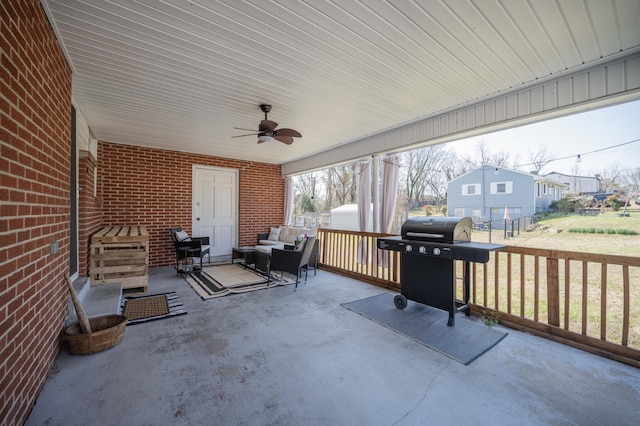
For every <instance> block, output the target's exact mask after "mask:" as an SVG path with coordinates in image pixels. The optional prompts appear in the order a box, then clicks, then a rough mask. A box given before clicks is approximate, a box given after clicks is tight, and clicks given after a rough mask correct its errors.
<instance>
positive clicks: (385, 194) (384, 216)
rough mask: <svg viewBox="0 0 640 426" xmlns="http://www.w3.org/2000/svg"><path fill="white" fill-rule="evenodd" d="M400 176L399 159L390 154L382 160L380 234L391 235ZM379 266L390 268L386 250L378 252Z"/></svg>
mask: <svg viewBox="0 0 640 426" xmlns="http://www.w3.org/2000/svg"><path fill="white" fill-rule="evenodd" d="M399 175H400V157H399V156H398V155H395V154H390V155H387V156H385V157H384V159H383V160H382V191H381V194H380V232H382V233H392V232H394V231H395V230H394V229H393V222H394V221H393V219H394V215H395V210H396V201H397V199H398V177H399ZM378 254H379V256H378V261H379V265H380V266H382V267H383V268H388V267H390V266H391V262H390V259H391V257H390V255H389V251H388V250H378Z"/></svg>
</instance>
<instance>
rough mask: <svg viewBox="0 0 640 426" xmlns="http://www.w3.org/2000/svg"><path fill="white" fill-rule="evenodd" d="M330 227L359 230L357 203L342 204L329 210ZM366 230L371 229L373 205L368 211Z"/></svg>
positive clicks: (370, 230)
mask: <svg viewBox="0 0 640 426" xmlns="http://www.w3.org/2000/svg"><path fill="white" fill-rule="evenodd" d="M331 229H342V230H346V231H359V230H360V227H359V225H358V205H357V204H343V205H341V206H340V207H336V208H335V209H332V210H331ZM367 231H369V232H372V231H373V207H372V208H371V210H370V211H369V226H368V227H367Z"/></svg>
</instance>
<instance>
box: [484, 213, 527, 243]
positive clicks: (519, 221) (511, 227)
mask: <svg viewBox="0 0 640 426" xmlns="http://www.w3.org/2000/svg"><path fill="white" fill-rule="evenodd" d="M537 223H538V220H537V218H536V217H535V216H522V217H519V218H516V219H506V220H493V221H486V222H474V224H473V227H474V229H476V230H478V231H486V232H487V237H486V239H488V241H489V242H491V241H492V240H493V239H495V237H497V238H502V239H508V238H511V237H515V236H518V235H520V233H522V232H526V231H531V230H533V229H534V228H535V227H536V226H537Z"/></svg>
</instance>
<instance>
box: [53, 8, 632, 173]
mask: <svg viewBox="0 0 640 426" xmlns="http://www.w3.org/2000/svg"><path fill="white" fill-rule="evenodd" d="M41 2H42V4H43V7H44V9H45V11H46V12H47V15H48V16H49V18H50V20H51V23H52V26H53V28H54V30H55V31H56V33H57V36H58V38H59V41H60V44H61V45H62V46H63V49H64V51H65V54H66V55H67V58H68V60H69V62H70V65H71V68H72V70H73V96H74V99H75V100H76V101H77V104H78V107H79V109H80V111H81V112H82V114H83V116H84V117H85V118H86V120H87V123H88V125H89V126H90V128H91V132H92V134H93V135H95V137H96V138H97V139H100V140H106V141H111V142H116V143H123V144H131V145H140V146H148V147H155V148H161V149H171V150H180V151H187V152H194V153H202V154H207V155H214V156H221V157H230V158H239V159H244V160H248V161H263V162H268V163H278V164H285V167H284V169H287V170H301V168H303V167H305V168H306V167H307V166H308V165H311V164H321V163H325V162H326V161H328V160H329V159H331V161H332V162H333V160H335V159H336V157H340V156H343V157H344V158H342V160H345V159H347V156H349V155H351V152H352V151H354V150H359V151H362V149H363V146H367V147H368V146H369V145H370V142H371V141H375V140H377V139H380V138H383V139H384V138H386V139H387V142H385V143H382V144H379V143H378V142H375V143H373V146H375V147H376V149H378V145H379V147H380V148H393V146H395V147H396V148H397V147H400V146H405V145H408V144H409V142H408V141H411V143H415V141H416V140H417V141H418V142H420V140H419V139H420V138H421V137H420V134H421V133H420V132H425V135H426V136H427V139H429V131H430V130H429V128H430V127H429V126H430V125H429V124H428V123H429V122H430V121H429V120H431V122H433V120H435V119H436V117H439V116H440V117H444V116H447V118H446V120H447V122H448V123H449V124H447V126H445V127H446V131H445V132H444V133H451V123H450V120H451V117H452V116H451V114H452V112H453V111H455V110H459V111H460V112H459V113H458V112H456V117H457V120H460V118H464V121H465V124H464V126H463V128H464V129H465V130H466V131H468V130H469V129H470V128H471V127H470V126H469V119H471V121H472V123H473V126H472V127H476V128H484V126H488V125H489V124H491V123H490V122H489V121H490V120H487V121H486V122H483V121H482V120H480V121H478V120H477V112H476V111H475V109H476V108H477V106H478V105H484V108H487V107H488V105H489V103H490V102H497V103H498V104H499V103H500V102H504V103H505V106H506V108H507V109H506V111H505V114H506V116H507V117H511V116H513V115H514V114H515V116H517V117H519V118H522V117H525V116H526V115H528V114H534V115H535V114H544V113H548V112H549V111H551V110H552V108H550V107H548V105H549V103H548V102H547V98H546V97H547V90H549V89H548V87H550V86H549V84H551V81H555V82H556V83H557V84H559V86H558V87H559V88H560V89H562V88H563V87H565V86H566V87H571V90H573V92H572V93H571V94H570V95H567V96H568V99H569V102H570V103H576V104H579V103H584V102H587V103H588V102H594V101H595V100H596V99H606V98H607V97H611V96H618V95H621V94H622V92H619V91H616V90H610V89H609V88H608V87H607V88H606V89H605V90H601V88H600V86H599V84H600V82H603V81H604V82H607V84H614V85H621V86H622V87H623V89H622V90H623V91H627V94H628V93H634V90H635V89H637V88H638V85H637V81H638V68H637V58H636V56H634V55H636V54H637V51H638V48H639V46H640V1H638V0H584V1H577V0H535V1H533V0H522V1H512V0H492V1H489V0H486V1H476V0H459V1H444V0H430V1H426V2H414V1H407V0H397V1H395V0H392V1H382V0H371V1H366V2H358V1H350V0H345V1H340V2H338V1H294V0H273V1H264V0H245V1H238V0H220V1H213V0H163V1H158V0H138V1H135V2H133V1H130V0H109V1H105V0H42V1H41ZM634 61H635V62H634ZM605 63H611V64H612V65H611V66H612V67H614V68H615V67H622V70H621V71H620V73H619V74H615V75H619V76H621V77H624V78H625V79H626V80H624V81H623V82H622V83H620V82H619V81H618V80H616V79H614V78H611V77H610V76H609V70H610V68H608V67H607V66H606V65H604V64H605ZM615 64H624V65H615ZM590 67H591V68H592V69H593V72H592V74H589V75H588V76H585V72H586V71H585V70H587V69H589V68H590ZM597 70H599V71H597ZM616 70H617V68H616ZM597 72H603V73H605V75H604V76H594V75H593V74H594V73H597ZM574 73H575V76H576V78H575V79H574V78H573V74H574ZM566 79H568V80H566ZM581 79H582V80H581ZM565 80H566V81H567V82H566V83H563V81H565ZM540 81H543V82H546V83H544V84H539V82H540ZM568 81H570V83H569V82H568ZM594 82H595V83H594ZM585 88H587V90H586V93H583V92H584V89H585ZM594 90H595V92H594ZM525 92H526V93H528V96H530V101H529V102H530V103H531V105H529V106H528V111H527V108H525V109H524V110H523V109H522V106H523V102H524V101H523V100H522V96H523V94H524V93H525ZM600 92H602V97H601V98H598V96H596V94H597V93H600ZM513 94H518V96H516V99H515V100H514V98H513ZM543 95H544V96H545V99H544V101H542V102H539V101H538V100H537V98H536V97H537V96H543ZM501 98H502V99H503V101H500V99H501ZM514 102H515V103H514ZM558 102H559V103H558V105H559V107H562V108H564V107H565V106H567V105H564V97H563V96H560V98H559V99H558ZM260 103H270V104H272V105H273V110H272V111H271V113H270V114H269V119H271V120H273V121H276V122H278V123H279V124H280V127H290V128H294V129H297V130H299V131H300V132H301V133H302V135H303V137H302V138H300V139H297V140H296V141H295V142H294V143H293V145H290V146H287V145H284V144H280V143H277V142H270V143H265V144H260V145H258V144H256V138H254V137H246V138H236V139H232V138H231V136H233V135H237V134H241V133H243V132H242V131H237V130H234V129H233V127H234V126H236V127H244V128H257V125H258V122H259V121H260V120H261V119H262V118H264V116H263V113H262V112H261V111H260V110H259V108H258V105H259V104H260ZM561 104H562V105H561ZM496 105H497V104H496ZM514 106H515V107H517V113H514V111H513V110H511V107H514ZM496 107H498V105H497V106H496ZM540 108H541V109H540ZM538 109H540V111H538ZM460 114H463V115H462V116H461V115H460ZM424 120H427V121H426V122H425V123H427V124H424V123H423V124H418V123H421V122H422V121H424ZM440 120H441V121H442V120H444V118H440ZM403 123H405V124H403ZM407 123H408V124H407ZM504 123H509V121H508V120H505V121H504ZM399 126H402V127H405V126H407V127H406V128H405V129H404V130H403V131H402V132H404V136H402V138H406V139H402V138H401V137H400V136H398V134H397V133H398V129H399V128H400V127H399ZM421 126H422V127H424V129H422V127H421ZM431 126H432V128H433V129H434V130H433V131H434V132H436V128H440V129H442V123H441V125H440V126H435V125H433V124H432V125H431ZM456 126H458V124H456ZM416 127H417V128H416ZM456 128H457V127H456ZM421 129H422V130H421ZM441 131H442V130H438V132H441ZM394 132H395V133H394ZM416 134H417V135H418V136H416ZM434 134H435V133H434ZM389 135H393V136H392V137H390V136H389ZM427 139H424V140H425V141H426V140H427ZM434 140H435V139H434ZM391 141H393V142H391ZM349 144H352V145H351V147H350V148H347V147H348V146H349ZM376 144H378V145H376ZM394 144H395V145H394ZM363 154H364V152H363Z"/></svg>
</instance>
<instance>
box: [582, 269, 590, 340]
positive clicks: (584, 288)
mask: <svg viewBox="0 0 640 426" xmlns="http://www.w3.org/2000/svg"><path fill="white" fill-rule="evenodd" d="M588 272H589V265H588V263H587V261H586V260H585V261H582V334H583V335H584V336H586V335H587V305H588V303H589V299H588V296H589V294H588V290H587V284H588Z"/></svg>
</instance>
